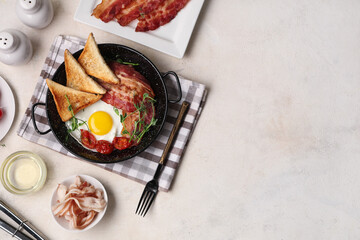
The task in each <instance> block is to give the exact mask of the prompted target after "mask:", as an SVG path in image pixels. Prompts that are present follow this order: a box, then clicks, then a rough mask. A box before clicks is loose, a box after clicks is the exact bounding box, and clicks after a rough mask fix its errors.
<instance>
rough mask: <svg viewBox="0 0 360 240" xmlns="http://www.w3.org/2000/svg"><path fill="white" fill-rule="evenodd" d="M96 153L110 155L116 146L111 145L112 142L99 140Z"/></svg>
mask: <svg viewBox="0 0 360 240" xmlns="http://www.w3.org/2000/svg"><path fill="white" fill-rule="evenodd" d="M95 148H96V151H98V152H99V153H102V154H110V153H112V151H113V150H114V146H113V145H112V144H111V142H109V141H106V140H99V141H97V143H96V146H95Z"/></svg>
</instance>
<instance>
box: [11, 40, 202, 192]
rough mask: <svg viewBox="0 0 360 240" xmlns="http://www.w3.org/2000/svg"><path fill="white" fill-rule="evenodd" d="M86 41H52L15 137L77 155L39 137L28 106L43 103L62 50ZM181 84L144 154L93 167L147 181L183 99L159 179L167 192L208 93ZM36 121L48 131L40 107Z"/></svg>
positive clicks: (172, 92) (172, 87)
mask: <svg viewBox="0 0 360 240" xmlns="http://www.w3.org/2000/svg"><path fill="white" fill-rule="evenodd" d="M84 45H85V40H83V39H79V38H76V37H71V36H58V37H56V38H55V40H54V42H53V44H52V45H51V48H50V52H49V55H48V57H47V58H46V60H45V64H44V66H43V68H42V70H41V73H40V78H39V80H38V82H37V84H36V87H35V91H34V93H33V96H32V98H31V101H30V103H29V106H28V108H27V109H26V112H25V115H24V117H23V119H22V121H21V124H20V127H19V129H18V131H17V134H18V135H19V136H21V137H23V138H25V139H27V140H29V141H31V142H34V143H37V144H39V145H42V146H45V147H48V148H51V149H53V150H55V151H58V152H60V153H62V154H65V155H67V156H71V157H74V158H76V159H79V158H77V157H76V156H74V155H73V154H71V153H70V152H68V151H67V150H66V149H65V148H64V147H63V146H62V145H61V144H60V143H59V142H58V141H57V140H56V138H55V136H54V135H53V134H52V132H50V133H48V134H46V135H40V134H38V133H37V132H36V131H35V129H34V126H33V124H32V121H31V107H32V105H33V104H34V103H37V102H43V103H45V101H46V93H47V90H48V88H47V85H46V82H45V79H46V78H50V79H51V78H52V76H53V75H54V73H55V71H56V69H57V68H58V67H59V66H60V64H61V63H62V62H63V61H64V57H63V56H64V51H65V49H69V51H70V52H72V53H74V52H76V51H78V50H79V49H81V48H83V47H84ZM180 83H181V87H182V95H183V98H182V100H181V101H180V102H179V103H176V104H169V109H168V115H167V117H166V122H165V125H164V127H163V130H162V131H161V133H160V135H159V136H158V137H157V139H156V140H155V141H154V142H153V144H152V145H151V146H150V147H148V148H147V149H146V150H145V151H144V152H142V153H140V154H139V155H137V156H136V157H134V158H131V159H129V160H126V161H124V162H120V163H110V164H94V163H90V162H87V163H89V164H94V165H96V166H99V167H101V168H103V169H106V170H108V171H110V172H114V173H117V174H119V175H121V176H124V177H126V178H129V179H132V180H135V181H137V182H140V183H142V184H145V183H146V182H148V181H150V180H151V179H152V177H153V175H154V173H155V170H156V167H157V164H158V162H159V160H160V157H161V154H162V152H163V149H164V147H165V144H166V142H167V140H168V138H169V135H170V132H171V130H172V127H173V124H174V123H175V120H176V119H175V118H176V117H177V114H178V112H179V109H180V106H181V103H182V101H184V100H186V101H188V102H190V109H189V111H188V113H187V115H186V117H185V120H184V123H183V125H182V127H181V128H180V131H179V134H178V135H177V138H176V141H175V143H174V145H173V147H172V149H171V151H170V153H169V155H168V161H167V163H166V166H165V168H164V170H163V172H162V174H161V176H160V179H159V186H160V190H162V191H168V190H169V188H170V185H171V182H172V180H173V179H174V175H175V172H176V170H177V169H178V167H179V164H180V159H181V156H182V154H183V152H184V150H185V147H186V145H187V143H188V142H189V140H190V137H191V134H192V132H193V130H194V128H195V125H196V122H197V120H198V118H199V117H200V114H201V110H202V108H203V106H204V103H205V99H206V93H207V90H206V88H205V86H204V85H202V84H199V83H196V82H192V81H190V80H186V79H184V78H181V77H180ZM167 87H168V91H169V99H175V96H176V84H175V81H167ZM35 119H36V122H37V126H38V128H39V129H40V130H42V131H44V130H46V129H49V125H48V122H47V118H46V111H45V109H44V108H42V107H38V108H37V109H36V113H35Z"/></svg>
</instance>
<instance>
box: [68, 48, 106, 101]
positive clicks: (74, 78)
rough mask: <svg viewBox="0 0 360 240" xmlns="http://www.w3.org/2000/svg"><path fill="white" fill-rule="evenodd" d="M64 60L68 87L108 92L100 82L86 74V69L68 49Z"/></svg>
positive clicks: (93, 91) (100, 92)
mask: <svg viewBox="0 0 360 240" xmlns="http://www.w3.org/2000/svg"><path fill="white" fill-rule="evenodd" d="M64 60H65V71H66V86H67V87H70V88H73V89H76V90H79V91H83V92H89V93H96V94H105V93H106V90H105V89H104V88H103V87H101V86H100V84H98V83H97V82H96V81H95V80H93V79H92V78H91V77H89V75H87V74H86V72H85V70H84V69H83V68H82V67H81V65H80V64H79V63H78V61H76V59H75V58H74V57H73V55H71V53H70V52H69V50H67V49H66V50H65V53H64Z"/></svg>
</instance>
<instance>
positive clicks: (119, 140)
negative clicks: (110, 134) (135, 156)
mask: <svg viewBox="0 0 360 240" xmlns="http://www.w3.org/2000/svg"><path fill="white" fill-rule="evenodd" d="M113 144H114V147H115V148H116V149H119V150H123V149H125V148H128V147H130V146H131V142H129V139H128V138H126V137H115V138H114V140H113Z"/></svg>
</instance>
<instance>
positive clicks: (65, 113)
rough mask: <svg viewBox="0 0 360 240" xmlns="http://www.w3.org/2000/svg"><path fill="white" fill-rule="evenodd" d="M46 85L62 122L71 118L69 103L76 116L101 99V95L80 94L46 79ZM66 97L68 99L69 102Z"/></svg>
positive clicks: (80, 92)
mask: <svg viewBox="0 0 360 240" xmlns="http://www.w3.org/2000/svg"><path fill="white" fill-rule="evenodd" d="M46 83H47V85H48V87H49V89H50V91H51V93H52V95H53V97H54V101H55V104H56V108H57V111H58V113H59V115H60V117H61V120H62V121H63V122H66V121H68V120H69V119H70V118H71V117H72V114H71V112H70V110H69V102H70V104H71V107H72V110H73V112H74V114H76V113H77V112H79V111H80V110H81V109H84V108H86V107H87V106H89V105H91V104H93V103H95V102H97V101H99V100H100V99H101V97H102V95H97V94H93V93H87V92H82V91H79V90H75V89H72V88H69V87H65V86H63V85H61V84H59V83H56V82H54V81H52V80H50V79H46ZM66 97H67V98H68V99H69V102H68V100H67V99H66Z"/></svg>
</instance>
